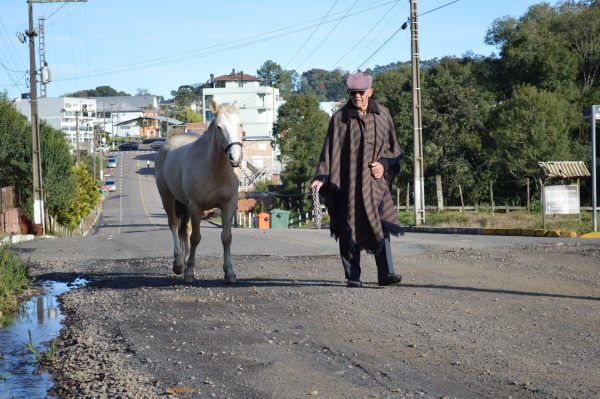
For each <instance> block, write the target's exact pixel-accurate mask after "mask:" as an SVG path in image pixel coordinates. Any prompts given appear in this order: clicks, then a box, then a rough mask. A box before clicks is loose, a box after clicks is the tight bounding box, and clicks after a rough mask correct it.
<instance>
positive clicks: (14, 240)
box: [0, 234, 35, 245]
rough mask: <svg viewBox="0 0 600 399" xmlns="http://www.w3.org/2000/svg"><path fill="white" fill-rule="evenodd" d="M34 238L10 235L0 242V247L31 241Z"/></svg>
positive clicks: (24, 235) (30, 235) (26, 235)
mask: <svg viewBox="0 0 600 399" xmlns="http://www.w3.org/2000/svg"><path fill="white" fill-rule="evenodd" d="M34 239H35V236H34V235H33V234H11V235H9V236H6V237H4V238H3V239H1V240H0V245H3V244H17V243H20V242H25V241H33V240H34Z"/></svg>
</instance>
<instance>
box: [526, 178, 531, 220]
mask: <svg viewBox="0 0 600 399" xmlns="http://www.w3.org/2000/svg"><path fill="white" fill-rule="evenodd" d="M529 193H530V191H529V177H528V178H527V212H531V202H530V200H529V196H530V194H529Z"/></svg>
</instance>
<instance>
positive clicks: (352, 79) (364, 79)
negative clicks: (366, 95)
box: [346, 72, 373, 90]
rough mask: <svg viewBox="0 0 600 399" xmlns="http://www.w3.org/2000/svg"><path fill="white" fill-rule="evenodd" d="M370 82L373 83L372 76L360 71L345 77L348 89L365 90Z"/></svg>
mask: <svg viewBox="0 0 600 399" xmlns="http://www.w3.org/2000/svg"><path fill="white" fill-rule="evenodd" d="M371 83H373V78H372V77H371V76H369V75H367V74H366V73H362V72H358V73H352V74H350V75H348V78H347V79H346V87H348V90H367V89H369V88H371Z"/></svg>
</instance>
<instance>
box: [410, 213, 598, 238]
mask: <svg viewBox="0 0 600 399" xmlns="http://www.w3.org/2000/svg"><path fill="white" fill-rule="evenodd" d="M398 216H399V218H400V220H401V221H402V222H403V224H409V225H413V224H414V216H413V213H412V212H399V213H398ZM424 226H433V227H476V228H485V229H543V228H544V223H543V220H542V215H541V214H540V213H534V212H527V211H513V212H504V211H502V212H494V213H492V212H491V211H489V210H483V211H478V212H458V211H427V212H426V214H425V223H424ZM546 229H553V230H554V229H555V230H570V231H575V232H577V233H579V234H584V233H588V232H590V231H591V230H592V213H591V212H588V211H582V212H581V221H580V223H578V222H577V215H560V216H554V217H553V216H547V217H546Z"/></svg>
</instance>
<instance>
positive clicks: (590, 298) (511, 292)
mask: <svg viewBox="0 0 600 399" xmlns="http://www.w3.org/2000/svg"><path fill="white" fill-rule="evenodd" d="M406 286H407V287H411V288H426V289H436V290H454V291H468V292H487V293H493V294H507V295H525V296H534V297H546V298H568V299H584V300H588V301H600V297H594V296H582V295H568V294H552V293H547V292H529V291H515V290H503V289H495V288H479V287H457V286H452V285H433V284H406Z"/></svg>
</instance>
